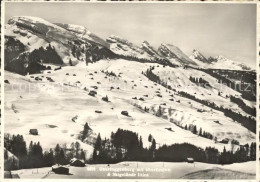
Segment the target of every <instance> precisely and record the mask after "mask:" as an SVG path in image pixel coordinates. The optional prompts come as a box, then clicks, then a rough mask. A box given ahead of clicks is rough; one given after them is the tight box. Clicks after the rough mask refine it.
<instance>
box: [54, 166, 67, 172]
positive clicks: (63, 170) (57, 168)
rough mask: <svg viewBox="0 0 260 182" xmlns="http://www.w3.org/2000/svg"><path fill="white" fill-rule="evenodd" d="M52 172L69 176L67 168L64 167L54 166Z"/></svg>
mask: <svg viewBox="0 0 260 182" xmlns="http://www.w3.org/2000/svg"><path fill="white" fill-rule="evenodd" d="M52 171H53V172H54V173H56V174H69V168H68V167H66V166H60V165H54V166H52Z"/></svg>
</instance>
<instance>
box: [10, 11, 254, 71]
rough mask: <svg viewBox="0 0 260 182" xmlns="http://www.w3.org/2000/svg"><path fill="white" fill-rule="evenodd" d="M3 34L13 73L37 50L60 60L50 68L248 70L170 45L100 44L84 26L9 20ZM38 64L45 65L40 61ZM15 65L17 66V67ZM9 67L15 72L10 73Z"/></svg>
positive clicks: (116, 40)
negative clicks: (133, 64)
mask: <svg viewBox="0 0 260 182" xmlns="http://www.w3.org/2000/svg"><path fill="white" fill-rule="evenodd" d="M5 30H6V31H5V37H6V40H5V42H6V44H7V45H8V51H7V52H6V58H7V59H6V61H5V63H6V64H5V66H7V67H8V69H9V70H10V71H15V72H17V70H19V69H24V70H25V69H27V67H28V65H29V64H28V62H29V59H28V57H29V56H30V55H31V52H33V51H34V52H35V50H38V49H40V48H41V49H40V50H42V48H44V49H47V47H48V46H49V47H50V48H52V49H53V50H52V52H56V53H57V55H58V56H59V57H60V60H61V61H60V60H59V61H57V60H48V61H47V62H48V63H54V64H57V63H59V64H64V65H68V64H73V65H75V64H78V63H79V62H87V61H89V60H91V61H90V62H93V61H97V60H99V59H101V58H115V57H118V58H122V56H124V58H125V59H129V60H135V61H141V62H156V63H160V64H163V65H169V66H176V65H178V66H183V65H190V66H195V67H203V68H216V69H222V68H223V64H225V69H234V70H241V69H242V70H250V68H249V67H247V66H245V65H244V64H242V63H237V62H235V61H232V60H229V59H227V58H224V57H223V56H217V57H210V58H208V59H207V58H206V57H205V56H203V55H202V54H201V53H200V52H199V51H197V50H194V51H193V55H191V56H190V57H188V56H187V55H186V54H185V53H184V52H183V51H182V50H181V49H180V48H178V47H176V46H174V45H172V44H161V45H160V46H159V47H158V48H155V47H153V46H152V45H151V44H150V43H149V42H148V41H144V42H143V43H142V44H141V45H135V44H134V43H132V42H130V41H129V40H126V39H124V38H121V37H118V36H115V35H112V36H110V37H108V38H107V39H106V40H104V39H102V38H100V37H98V36H97V35H96V34H94V33H92V32H91V31H90V30H89V29H87V28H86V27H84V26H80V25H72V24H64V23H50V22H48V21H46V20H44V19H42V18H37V17H29V16H16V17H12V18H11V19H10V20H9V21H8V22H7V24H6V25H5ZM36 52H37V51H36ZM54 57H55V56H54ZM39 59H42V58H41V57H40V58H39ZM42 61H43V63H45V62H46V60H44V59H42ZM17 62H19V65H20V66H18V67H17V65H18V63H17ZM13 67H16V68H15V69H12V68H13ZM29 67H30V65H29Z"/></svg>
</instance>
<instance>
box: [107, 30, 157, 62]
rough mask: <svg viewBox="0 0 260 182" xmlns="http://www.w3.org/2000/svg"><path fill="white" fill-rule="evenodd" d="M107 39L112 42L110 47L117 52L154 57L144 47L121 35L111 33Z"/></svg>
mask: <svg viewBox="0 0 260 182" xmlns="http://www.w3.org/2000/svg"><path fill="white" fill-rule="evenodd" d="M106 41H107V42H108V43H109V44H110V49H111V50H112V51H113V52H114V53H116V54H119V55H123V56H129V57H136V58H139V59H147V60H152V59H153V57H152V56H151V55H149V54H148V53H147V52H146V51H144V50H143V49H142V48H140V47H138V46H137V45H135V44H133V43H132V42H130V41H128V40H126V39H123V38H121V37H118V36H115V35H111V36H110V37H108V38H107V39H106Z"/></svg>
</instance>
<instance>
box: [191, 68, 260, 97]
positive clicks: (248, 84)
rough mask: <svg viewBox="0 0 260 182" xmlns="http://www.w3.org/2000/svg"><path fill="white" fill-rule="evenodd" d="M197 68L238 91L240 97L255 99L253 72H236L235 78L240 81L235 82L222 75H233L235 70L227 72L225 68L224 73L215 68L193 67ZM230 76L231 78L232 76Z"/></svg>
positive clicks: (254, 77) (254, 76)
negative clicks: (240, 94)
mask: <svg viewBox="0 0 260 182" xmlns="http://www.w3.org/2000/svg"><path fill="white" fill-rule="evenodd" d="M194 69H198V70H200V71H203V72H205V73H207V74H209V75H210V76H212V77H215V78H216V79H217V80H218V82H219V83H223V84H225V85H226V86H228V87H230V88H232V89H233V90H236V91H238V92H240V93H242V97H243V98H244V99H247V100H250V101H256V82H255V80H256V75H255V74H253V73H248V72H242V73H240V74H238V75H239V76H237V77H236V79H237V80H239V81H241V82H240V83H236V82H234V81H232V80H231V79H229V78H228V77H225V76H223V74H225V75H226V74H227V73H229V74H228V75H229V76H230V75H232V74H233V75H235V73H236V72H237V71H233V72H230V71H229V72H227V70H225V73H223V71H220V70H215V69H199V68H194ZM233 77H234V76H233ZM233 77H231V78H233Z"/></svg>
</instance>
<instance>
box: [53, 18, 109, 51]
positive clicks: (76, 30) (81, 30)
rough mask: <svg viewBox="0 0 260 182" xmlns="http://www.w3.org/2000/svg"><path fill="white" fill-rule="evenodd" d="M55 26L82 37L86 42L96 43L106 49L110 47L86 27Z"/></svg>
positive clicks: (60, 24) (61, 24) (59, 24)
mask: <svg viewBox="0 0 260 182" xmlns="http://www.w3.org/2000/svg"><path fill="white" fill-rule="evenodd" d="M55 24H56V25H58V26H60V27H62V28H64V29H66V30H68V31H70V32H72V33H73V34H75V35H77V36H78V37H80V38H82V39H86V40H89V41H92V42H95V43H97V44H100V45H102V46H104V47H108V43H107V42H106V41H105V40H103V39H101V38H100V37H98V36H97V35H95V34H93V33H92V32H91V31H90V30H88V29H87V28H86V27H84V26H80V25H72V24H63V23H55Z"/></svg>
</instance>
